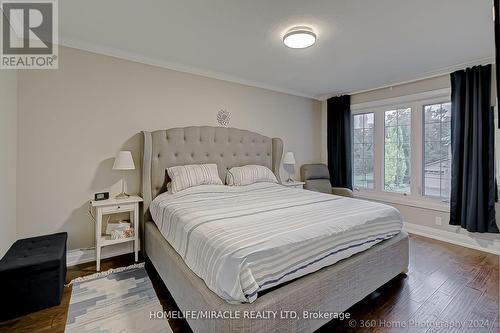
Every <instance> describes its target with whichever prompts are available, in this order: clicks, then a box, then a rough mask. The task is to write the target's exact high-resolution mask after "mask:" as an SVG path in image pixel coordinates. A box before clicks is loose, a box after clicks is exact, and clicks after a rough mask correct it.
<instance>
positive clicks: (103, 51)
mask: <svg viewBox="0 0 500 333" xmlns="http://www.w3.org/2000/svg"><path fill="white" fill-rule="evenodd" d="M59 45H61V46H65V47H69V48H72V49H78V50H82V51H87V52H91V53H96V54H100V55H105V56H109V57H113V58H118V59H122V60H127V61H132V62H136V63H140V64H144V65H150V66H155V67H160V68H165V69H170V70H174V71H177V72H182V73H188V74H193V75H198V76H203V77H207V78H211V79H216V80H221V81H226V82H232V83H237V84H242V85H245V86H250V87H255V88H260V89H265V90H270V91H274V92H278V93H283V94H287V95H293V96H298V97H305V98H311V99H318V96H314V95H311V94H307V93H304V92H300V91H295V90H290V89H285V88H281V87H277V86H274V85H269V84H266V83H262V82H258V81H252V80H247V79H244V78H241V77H237V76H233V75H229V74H224V73H218V72H214V71H209V70H204V69H201V68H197V67H193V66H186V65H181V64H178V63H174V62H169V61H164V60H161V59H157V58H150V57H145V56H142V55H139V54H137V53H133V52H128V51H124V50H120V49H115V48H109V47H104V46H101V45H97V44H92V43H86V42H82V41H78V40H75V39H67V38H62V37H59Z"/></svg>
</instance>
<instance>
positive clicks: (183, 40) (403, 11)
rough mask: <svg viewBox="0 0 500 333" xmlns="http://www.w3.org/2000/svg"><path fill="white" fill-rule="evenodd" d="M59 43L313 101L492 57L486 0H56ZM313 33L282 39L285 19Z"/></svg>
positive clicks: (286, 25)
mask: <svg viewBox="0 0 500 333" xmlns="http://www.w3.org/2000/svg"><path fill="white" fill-rule="evenodd" d="M59 6H60V7H59V13H60V14H59V15H60V23H59V24H60V42H61V44H63V45H67V46H72V47H76V48H82V49H86V50H89V51H94V52H98V53H103V54H108V55H113V56H117V57H121V58H126V59H131V60H136V61H140V62H145V63H149V64H155V65H159V66H164V67H168V68H172V69H177V70H181V71H186V72H191V73H197V74H201V75H206V76H210V77H215V78H221V79H225V80H229V81H235V82H240V83H246V84H250V85H255V86H260V87H264V88H270V89H273V90H278V91H284V92H288V93H292V94H296V95H302V96H310V97H316V98H319V97H321V96H325V95H331V94H337V93H349V92H353V91H359V90H365V89H370V88H375V87H380V86H385V85H390V84H394V83H398V82H403V81H411V80H416V79H419V78H423V77H427V76H431V75H434V74H439V73H445V72H449V71H450V70H453V69H455V68H460V67H464V66H465V65H471V64H477V63H484V62H488V61H492V59H493V56H494V35H493V23H492V19H491V17H492V10H491V7H492V0H310V1H304V0H301V1H299V0H156V1H154V0H140V1H138V0H107V1H102V0H85V1H82V0H63V1H59ZM295 25H308V26H310V27H312V28H313V29H314V30H315V32H316V33H317V34H318V41H317V43H316V44H315V45H314V46H313V47H311V48H308V49H303V50H292V49H288V48H286V47H285V46H284V45H283V43H282V40H281V38H282V36H283V34H284V33H285V32H286V31H287V30H288V29H289V28H290V27H292V26H295Z"/></svg>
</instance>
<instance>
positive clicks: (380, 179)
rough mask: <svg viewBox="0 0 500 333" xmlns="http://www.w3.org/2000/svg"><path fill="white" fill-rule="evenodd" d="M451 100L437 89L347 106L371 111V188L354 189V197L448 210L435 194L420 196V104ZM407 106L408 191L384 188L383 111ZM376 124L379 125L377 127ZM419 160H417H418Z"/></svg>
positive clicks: (447, 93) (448, 93) (359, 111)
mask: <svg viewBox="0 0 500 333" xmlns="http://www.w3.org/2000/svg"><path fill="white" fill-rule="evenodd" d="M449 100H451V89H449V88H445V89H438V90H433V91H427V92H423V93H418V94H412V95H405V96H399V97H393V98H387V99H381V100H376V101H371V102H364V103H358V104H353V105H351V114H352V115H356V114H363V113H371V112H373V113H374V121H375V126H374V134H373V139H374V170H373V171H374V175H373V177H374V186H373V189H365V188H355V191H354V196H355V197H359V198H364V199H369V200H375V201H381V202H388V203H394V204H400V205H406V206H413V207H419V208H427V209H431V210H437V211H442V212H449V205H448V204H447V203H445V202H443V201H441V200H440V199H439V198H437V197H429V196H424V195H423V181H424V176H423V170H424V169H423V159H424V158H423V157H424V155H423V152H424V151H423V141H424V137H423V135H424V129H423V126H424V121H423V119H424V118H422V117H423V105H427V104H437V103H440V102H443V101H449ZM401 108H411V122H412V123H411V145H412V149H411V155H410V156H411V175H410V179H411V183H410V193H397V192H388V191H384V159H385V158H384V157H385V152H384V149H385V147H384V142H385V141H384V138H385V133H384V131H385V126H384V125H385V121H384V112H385V111H387V110H394V109H401ZM379 124H382V126H380V125H379ZM419 160H420V161H421V163H420V162H418V161H419Z"/></svg>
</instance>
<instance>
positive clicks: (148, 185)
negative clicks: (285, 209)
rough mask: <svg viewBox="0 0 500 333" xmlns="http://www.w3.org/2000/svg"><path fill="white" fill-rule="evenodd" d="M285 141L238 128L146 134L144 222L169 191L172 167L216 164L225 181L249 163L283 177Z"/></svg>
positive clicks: (143, 155)
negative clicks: (228, 173)
mask: <svg viewBox="0 0 500 333" xmlns="http://www.w3.org/2000/svg"><path fill="white" fill-rule="evenodd" d="M282 156H283V141H281V139H279V138H273V139H271V138H268V137H267V136H263V135H260V134H257V133H253V132H250V131H246V130H240V129H236V128H225V127H211V126H193V127H183V128H171V129H167V130H159V131H154V132H143V147H142V196H143V199H144V220H145V221H147V220H149V216H150V215H149V205H150V204H151V201H152V200H153V199H154V198H156V196H157V195H159V194H161V193H163V192H164V191H166V188H167V182H168V175H167V173H166V169H167V168H168V167H172V166H176V165H185V164H200V163H216V164H217V167H218V170H219V175H220V177H221V179H222V181H224V178H225V176H226V171H227V170H228V169H229V168H232V167H235V166H242V165H247V164H257V165H264V166H267V167H268V168H270V169H271V170H272V171H273V172H274V174H275V175H276V177H277V178H278V179H280V177H279V170H280V164H281V158H282Z"/></svg>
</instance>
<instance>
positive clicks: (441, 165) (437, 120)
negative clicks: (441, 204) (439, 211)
mask: <svg viewBox="0 0 500 333" xmlns="http://www.w3.org/2000/svg"><path fill="white" fill-rule="evenodd" d="M423 136H424V159H423V161H424V191H423V194H424V195H426V196H432V197H437V198H440V199H441V200H443V201H449V199H450V191H451V103H438V104H431V105H424V135H423Z"/></svg>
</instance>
